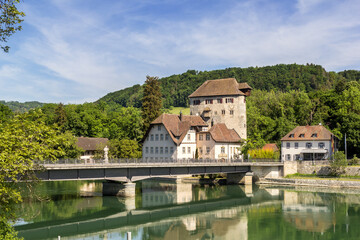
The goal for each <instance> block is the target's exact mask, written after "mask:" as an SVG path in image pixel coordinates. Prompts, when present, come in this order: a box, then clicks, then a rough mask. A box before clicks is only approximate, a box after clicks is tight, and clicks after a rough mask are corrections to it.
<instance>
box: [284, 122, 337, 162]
mask: <svg viewBox="0 0 360 240" xmlns="http://www.w3.org/2000/svg"><path fill="white" fill-rule="evenodd" d="M335 151H337V137H336V136H335V135H334V134H333V133H332V132H330V131H329V130H328V129H326V128H325V127H324V126H322V125H316V126H297V127H296V128H294V129H293V130H291V131H290V132H289V133H288V134H286V135H285V136H284V137H283V138H282V139H281V159H282V160H283V161H293V160H305V161H307V160H326V159H330V158H331V156H332V155H333V154H334V152H335Z"/></svg>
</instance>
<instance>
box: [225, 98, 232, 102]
mask: <svg viewBox="0 0 360 240" xmlns="http://www.w3.org/2000/svg"><path fill="white" fill-rule="evenodd" d="M226 103H234V98H227V99H226Z"/></svg>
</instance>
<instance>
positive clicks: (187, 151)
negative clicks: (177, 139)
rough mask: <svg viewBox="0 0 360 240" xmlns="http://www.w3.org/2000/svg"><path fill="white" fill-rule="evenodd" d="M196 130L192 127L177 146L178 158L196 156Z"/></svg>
mask: <svg viewBox="0 0 360 240" xmlns="http://www.w3.org/2000/svg"><path fill="white" fill-rule="evenodd" d="M195 151H196V131H195V130H192V129H190V130H189V131H188V132H187V133H186V136H185V138H184V139H183V141H182V142H181V144H180V145H179V146H178V147H177V156H176V158H177V159H191V158H195Z"/></svg>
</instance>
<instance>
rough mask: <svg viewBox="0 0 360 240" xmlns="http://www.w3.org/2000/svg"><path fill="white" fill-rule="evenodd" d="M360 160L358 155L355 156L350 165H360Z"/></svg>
mask: <svg viewBox="0 0 360 240" xmlns="http://www.w3.org/2000/svg"><path fill="white" fill-rule="evenodd" d="M359 160H360V159H359V158H358V157H356V155H354V157H353V158H352V159H350V160H349V165H352V166H354V165H359Z"/></svg>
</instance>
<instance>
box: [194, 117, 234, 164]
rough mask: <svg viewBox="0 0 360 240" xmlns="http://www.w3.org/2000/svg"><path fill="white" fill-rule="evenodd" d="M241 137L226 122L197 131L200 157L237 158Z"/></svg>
mask: <svg viewBox="0 0 360 240" xmlns="http://www.w3.org/2000/svg"><path fill="white" fill-rule="evenodd" d="M240 141H241V138H240V136H239V134H238V133H237V132H236V131H235V130H234V129H228V128H227V127H226V125H225V124H224V123H218V124H215V125H214V126H212V127H211V128H210V130H209V131H201V132H198V133H197V148H198V153H199V158H203V159H206V158H209V159H223V160H230V159H237V158H239V155H240V147H241V143H240Z"/></svg>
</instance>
